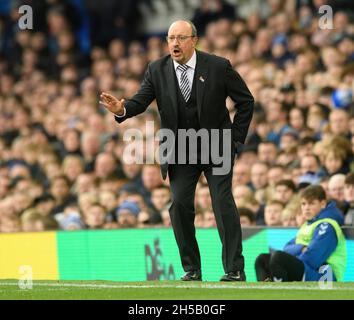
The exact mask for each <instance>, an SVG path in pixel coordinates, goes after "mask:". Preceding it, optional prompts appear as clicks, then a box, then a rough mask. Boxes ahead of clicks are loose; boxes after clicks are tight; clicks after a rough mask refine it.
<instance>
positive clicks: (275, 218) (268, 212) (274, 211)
mask: <svg viewBox="0 0 354 320" xmlns="http://www.w3.org/2000/svg"><path fill="white" fill-rule="evenodd" d="M283 209H284V204H283V203H282V202H280V201H277V200H272V201H270V202H268V203H267V204H266V206H265V208H264V220H265V225H266V226H268V227H279V226H281V225H282V220H281V219H282V211H283Z"/></svg>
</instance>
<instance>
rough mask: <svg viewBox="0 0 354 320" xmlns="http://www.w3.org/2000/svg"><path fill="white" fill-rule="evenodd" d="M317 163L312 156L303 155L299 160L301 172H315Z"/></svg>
mask: <svg viewBox="0 0 354 320" xmlns="http://www.w3.org/2000/svg"><path fill="white" fill-rule="evenodd" d="M317 171H318V164H317V161H316V159H315V158H314V157H305V158H303V159H302V161H301V173H302V174H306V173H307V172H317Z"/></svg>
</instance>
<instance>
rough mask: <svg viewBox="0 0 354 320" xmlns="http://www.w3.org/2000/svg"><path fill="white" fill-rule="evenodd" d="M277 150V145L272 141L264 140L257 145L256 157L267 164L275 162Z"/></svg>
mask: <svg viewBox="0 0 354 320" xmlns="http://www.w3.org/2000/svg"><path fill="white" fill-rule="evenodd" d="M277 152H278V151H277V146H276V144H275V143H274V142H270V141H265V142H261V143H260V144H259V145H258V159H259V160H260V161H262V162H265V163H267V164H268V165H273V164H275V161H276V159H277Z"/></svg>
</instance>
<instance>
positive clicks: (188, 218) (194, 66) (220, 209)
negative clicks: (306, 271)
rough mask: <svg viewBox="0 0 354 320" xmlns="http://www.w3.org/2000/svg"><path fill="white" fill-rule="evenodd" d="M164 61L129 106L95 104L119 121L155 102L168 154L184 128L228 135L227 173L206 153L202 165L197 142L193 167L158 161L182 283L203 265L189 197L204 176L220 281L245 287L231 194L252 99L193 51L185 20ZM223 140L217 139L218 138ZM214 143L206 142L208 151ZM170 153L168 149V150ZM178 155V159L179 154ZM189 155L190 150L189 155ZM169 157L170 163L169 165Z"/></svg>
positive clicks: (109, 100) (220, 64)
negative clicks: (166, 183) (170, 139)
mask: <svg viewBox="0 0 354 320" xmlns="http://www.w3.org/2000/svg"><path fill="white" fill-rule="evenodd" d="M167 42H168V47H169V51H170V55H168V56H166V57H163V58H161V59H159V60H157V61H155V62H153V63H151V64H150V65H149V67H148V69H147V71H146V74H145V78H144V80H143V82H142V84H141V88H140V90H139V91H138V92H137V93H136V94H135V95H134V96H133V97H132V98H131V99H129V100H127V101H124V99H122V100H118V99H116V98H115V97H114V96H112V95H110V94H108V93H102V94H101V103H102V104H104V105H105V107H106V108H107V109H108V110H109V111H111V112H113V113H114V114H115V119H116V121H117V122H119V123H120V122H122V121H124V120H126V119H128V118H130V117H133V116H135V115H137V114H140V113H142V112H144V111H145V110H146V108H147V107H148V106H149V105H150V103H151V102H152V101H153V100H154V99H156V101H157V105H158V109H159V113H160V116H161V126H162V128H165V129H169V130H171V131H173V133H174V134H175V136H176V139H175V143H174V145H173V146H172V148H170V151H167V153H169V152H170V154H172V153H171V150H172V151H174V149H176V147H177V145H178V144H177V142H178V140H179V139H180V135H179V132H180V130H182V129H185V130H191V129H193V130H196V131H198V130H199V131H200V130H201V129H203V130H207V131H208V132H211V131H212V129H214V131H215V129H217V130H218V131H220V132H221V133H222V132H223V131H229V132H230V133H231V136H232V139H230V142H228V141H227V139H223V138H220V139H219V140H217V143H216V144H218V143H220V145H224V146H223V148H224V149H223V150H225V144H226V147H227V148H226V151H228V152H225V154H228V155H229V156H228V160H229V161H230V162H231V167H230V170H228V171H227V172H225V173H224V174H215V171H214V169H215V168H216V167H218V164H216V163H215V161H213V157H212V156H210V155H209V159H210V161H209V162H208V163H205V162H202V160H201V159H202V152H203V150H205V148H204V147H202V146H201V144H200V143H198V146H197V159H196V160H197V161H196V162H192V161H187V163H183V164H181V163H179V162H178V161H177V162H175V161H174V160H175V159H176V158H173V159H172V157H169V160H168V161H166V162H164V163H161V171H162V175H163V178H164V179H165V178H166V176H167V174H168V176H169V180H170V187H171V191H172V198H173V202H172V205H171V207H170V216H171V223H172V227H173V230H174V234H175V238H176V241H177V244H178V248H179V252H180V256H181V262H182V266H183V268H184V270H185V272H186V274H185V275H184V276H183V277H182V278H181V279H182V280H184V281H190V280H202V273H201V260H200V254H199V248H198V244H197V241H196V237H195V226H194V218H195V209H194V196H195V189H196V185H197V183H198V180H199V177H200V175H201V173H202V172H204V175H205V177H206V179H207V181H208V185H209V188H210V193H211V198H212V205H213V210H214V213H215V217H216V222H217V227H218V231H219V235H220V238H221V242H222V261H223V267H224V270H225V275H224V276H223V277H222V278H221V279H220V280H221V281H245V280H246V276H245V273H244V257H243V255H242V235H241V227H240V217H239V214H238V211H237V208H236V205H235V201H234V198H233V195H232V191H231V184H232V183H231V182H232V171H233V170H232V165H233V163H234V159H235V155H236V153H237V149H236V148H237V145H238V144H242V143H244V141H245V139H246V135H247V131H248V127H249V124H250V121H251V119H252V114H253V105H254V100H253V97H252V95H251V93H250V91H249V90H248V88H247V86H246V84H245V83H244V81H243V80H242V79H241V77H240V76H239V74H238V73H237V72H235V71H234V70H233V69H232V67H231V64H230V62H229V61H228V60H226V59H224V58H221V57H217V56H214V55H210V54H207V53H204V52H200V51H197V50H195V47H196V44H197V32H196V29H195V27H194V25H193V24H192V23H191V22H190V21H184V20H181V21H176V22H174V23H173V24H172V25H171V26H170V28H169V31H168V36H167ZM227 97H230V98H231V99H232V100H233V101H234V102H235V108H236V109H237V113H236V115H235V117H234V119H233V121H232V122H231V120H230V116H229V112H228V110H227V108H226V105H225V100H226V98H227ZM221 137H222V135H221ZM213 144H215V141H214V142H213V143H211V142H209V146H210V147H211V148H212V147H213ZM170 147H171V146H170ZM177 149H178V150H177V151H176V152H177V154H180V153H181V151H180V149H179V148H177ZM187 155H188V152H187ZM171 159H172V160H171Z"/></svg>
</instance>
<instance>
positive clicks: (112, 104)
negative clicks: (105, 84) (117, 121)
mask: <svg viewBox="0 0 354 320" xmlns="http://www.w3.org/2000/svg"><path fill="white" fill-rule="evenodd" d="M100 99H101V100H100V103H101V104H103V105H104V106H105V107H106V109H107V110H109V111H111V112H112V113H114V114H115V115H118V116H121V115H123V114H124V99H121V100H118V99H117V98H116V97H114V96H112V95H111V94H109V93H106V92H102V93H101V95H100Z"/></svg>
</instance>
